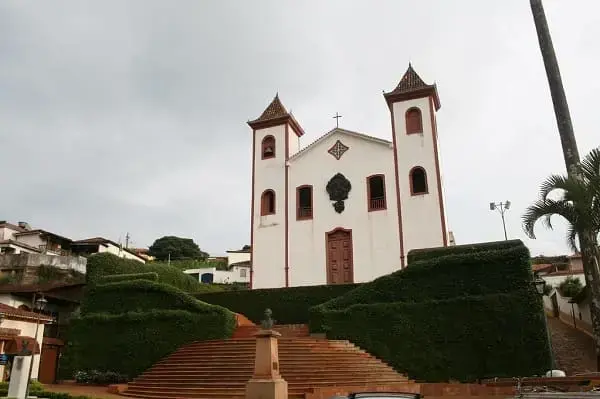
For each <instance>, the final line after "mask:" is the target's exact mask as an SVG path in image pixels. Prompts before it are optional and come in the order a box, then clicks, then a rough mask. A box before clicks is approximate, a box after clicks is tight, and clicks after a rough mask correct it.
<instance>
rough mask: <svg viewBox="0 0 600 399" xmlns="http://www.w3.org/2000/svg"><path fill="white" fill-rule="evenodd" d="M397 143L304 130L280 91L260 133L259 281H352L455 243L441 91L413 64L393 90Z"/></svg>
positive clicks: (256, 184) (253, 279)
mask: <svg viewBox="0 0 600 399" xmlns="http://www.w3.org/2000/svg"><path fill="white" fill-rule="evenodd" d="M384 97H385V100H386V102H387V104H388V107H389V110H390V114H391V124H392V126H391V130H392V138H391V141H388V140H383V139H380V138H376V137H372V136H368V135H366V134H362V133H358V132H353V131H350V130H345V129H340V128H335V129H333V130H332V131H330V132H328V133H326V134H325V135H324V136H322V137H320V138H319V139H317V140H316V141H315V142H313V143H312V144H310V145H308V146H305V147H301V146H300V138H301V137H302V136H303V135H304V131H303V129H302V127H301V126H300V124H299V123H298V121H297V120H296V119H295V118H294V116H293V115H292V114H291V113H289V112H288V111H287V110H286V108H285V107H284V106H283V104H282V103H281V101H280V100H279V97H278V96H276V97H275V98H274V99H273V101H272V102H271V104H270V105H269V106H268V107H267V109H266V110H265V111H264V112H263V113H262V115H260V116H259V117H258V118H257V119H255V120H253V121H250V122H248V125H250V127H251V128H252V130H253V150H252V205H251V206H252V221H251V225H252V226H251V248H252V254H251V262H252V269H251V275H250V286H251V288H276V287H291V286H303V285H319V284H345V283H353V282H354V283H357V282H366V281H370V280H373V279H374V278H377V277H379V276H382V275H385V274H389V273H392V272H394V271H396V270H398V269H400V268H403V267H405V266H406V254H407V253H408V251H410V250H411V249H415V248H428V247H439V246H447V245H451V244H452V241H453V239H452V238H451V235H452V234H451V233H450V232H449V231H448V227H447V226H448V223H447V221H446V212H445V210H444V193H443V188H442V177H441V171H440V162H439V156H438V137H437V126H436V112H437V111H438V110H439V109H440V100H439V97H438V93H437V88H436V86H435V84H434V85H428V84H425V82H424V81H423V80H422V79H421V78H420V77H419V75H417V73H416V72H415V71H414V69H413V68H412V66H411V65H409V67H408V70H407V71H406V73H405V74H404V76H403V77H402V79H401V80H400V83H399V84H398V86H397V87H396V88H395V89H394V90H392V91H390V92H389V93H384Z"/></svg>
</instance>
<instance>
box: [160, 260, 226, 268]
mask: <svg viewBox="0 0 600 399" xmlns="http://www.w3.org/2000/svg"><path fill="white" fill-rule="evenodd" d="M152 264H153V265H167V264H168V263H167V262H152ZM171 266H173V267H174V268H177V269H179V270H189V269H206V268H210V267H216V268H217V270H226V269H227V261H225V260H208V259H206V260H202V259H188V260H176V261H171Z"/></svg>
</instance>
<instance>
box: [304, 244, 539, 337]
mask: <svg viewBox="0 0 600 399" xmlns="http://www.w3.org/2000/svg"><path fill="white" fill-rule="evenodd" d="M531 280H532V272H531V267H530V264H529V250H528V249H527V248H526V247H525V246H524V245H521V246H513V247H512V248H508V249H502V250H492V251H482V252H476V251H472V252H470V253H458V254H456V255H446V256H441V257H439V258H430V259H429V260H423V261H420V262H415V263H413V264H411V265H410V266H408V267H406V268H405V269H402V270H399V271H397V272H394V273H392V274H388V275H386V276H383V277H379V278H378V279H375V280H373V281H372V282H370V283H366V284H363V285H361V286H360V287H358V288H356V289H354V290H352V291H350V292H348V293H346V294H345V295H342V296H339V297H338V298H335V299H332V300H331V301H329V302H326V303H324V304H322V305H320V306H317V307H315V308H314V309H312V310H310V313H311V317H310V319H311V329H313V330H314V331H319V330H320V328H319V326H318V324H319V321H318V318H319V313H320V312H321V310H322V309H324V308H328V309H343V308H346V307H348V306H351V305H354V304H357V303H360V304H367V303H384V302H419V301H426V300H432V299H449V298H454V297H459V296H464V295H486V294H495V293H503V292H510V291H513V290H516V289H520V288H524V287H528V286H530V285H531V283H530V282H531Z"/></svg>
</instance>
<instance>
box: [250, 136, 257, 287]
mask: <svg viewBox="0 0 600 399" xmlns="http://www.w3.org/2000/svg"><path fill="white" fill-rule="evenodd" d="M255 169H256V130H252V190H250V191H251V192H252V198H251V199H250V289H252V283H253V281H254V263H253V262H252V260H253V258H254V181H255V180H254V175H255Z"/></svg>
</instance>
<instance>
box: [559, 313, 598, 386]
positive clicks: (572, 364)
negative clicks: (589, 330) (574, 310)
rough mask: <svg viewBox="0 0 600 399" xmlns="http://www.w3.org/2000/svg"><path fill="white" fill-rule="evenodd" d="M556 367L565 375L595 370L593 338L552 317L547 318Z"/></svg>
mask: <svg viewBox="0 0 600 399" xmlns="http://www.w3.org/2000/svg"><path fill="white" fill-rule="evenodd" d="M548 328H549V329H550V335H551V337H552V349H553V352H554V359H555V361H556V365H557V366H558V367H557V369H559V370H564V371H566V373H567V375H572V374H575V373H590V372H594V371H596V359H595V357H596V355H595V349H594V341H593V339H592V338H591V337H590V336H589V335H587V334H585V333H583V332H581V331H579V330H576V329H574V328H573V327H571V326H568V325H567V324H565V323H564V322H562V321H560V320H558V319H557V318H554V317H549V318H548Z"/></svg>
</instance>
